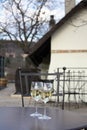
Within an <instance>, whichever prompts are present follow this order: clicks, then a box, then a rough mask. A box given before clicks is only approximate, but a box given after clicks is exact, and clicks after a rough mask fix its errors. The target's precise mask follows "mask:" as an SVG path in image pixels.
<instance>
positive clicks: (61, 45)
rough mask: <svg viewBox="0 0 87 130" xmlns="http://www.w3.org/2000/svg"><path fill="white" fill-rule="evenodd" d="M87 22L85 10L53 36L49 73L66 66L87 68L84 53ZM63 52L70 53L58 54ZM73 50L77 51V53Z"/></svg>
mask: <svg viewBox="0 0 87 130" xmlns="http://www.w3.org/2000/svg"><path fill="white" fill-rule="evenodd" d="M85 21H87V10H85V9H84V10H82V11H79V13H78V14H75V15H74V16H73V17H72V18H70V19H69V20H68V21H67V22H66V23H65V24H64V25H62V27H60V29H58V30H57V31H56V32H55V33H54V34H53V35H52V39H51V52H52V53H51V62H50V67H49V72H53V71H54V70H56V69H57V68H58V67H64V66H66V67H87V61H86V60H87V52H82V51H83V50H85V51H86V50H87V23H86V22H85ZM63 50H64V51H65V50H67V51H68V53H67V52H66V53H63V52H62V53H59V52H58V51H63ZM71 50H76V52H72V51H71ZM78 50H80V51H81V52H78ZM54 51H55V53H54Z"/></svg>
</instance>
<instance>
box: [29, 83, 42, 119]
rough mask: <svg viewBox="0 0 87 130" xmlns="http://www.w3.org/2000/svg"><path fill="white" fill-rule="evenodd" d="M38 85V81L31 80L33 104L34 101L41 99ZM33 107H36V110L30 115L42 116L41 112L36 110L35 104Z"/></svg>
mask: <svg viewBox="0 0 87 130" xmlns="http://www.w3.org/2000/svg"><path fill="white" fill-rule="evenodd" d="M39 85H40V84H38V82H32V88H31V96H32V97H33V98H34V100H35V104H36V102H38V101H39V100H40V99H41V95H40V92H39V87H40V86H39ZM35 109H36V111H35V112H34V113H32V114H30V116H32V117H38V116H42V114H40V113H39V112H38V111H37V105H36V108H35Z"/></svg>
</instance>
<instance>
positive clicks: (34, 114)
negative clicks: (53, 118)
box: [30, 112, 42, 117]
mask: <svg viewBox="0 0 87 130" xmlns="http://www.w3.org/2000/svg"><path fill="white" fill-rule="evenodd" d="M30 116H32V117H41V116H42V114H40V113H38V112H35V113H32V114H30Z"/></svg>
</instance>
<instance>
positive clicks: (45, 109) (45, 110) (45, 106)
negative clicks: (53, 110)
mask: <svg viewBox="0 0 87 130" xmlns="http://www.w3.org/2000/svg"><path fill="white" fill-rule="evenodd" d="M44 115H46V106H45V107H44Z"/></svg>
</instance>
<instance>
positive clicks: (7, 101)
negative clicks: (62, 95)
mask: <svg viewBox="0 0 87 130" xmlns="http://www.w3.org/2000/svg"><path fill="white" fill-rule="evenodd" d="M14 93H15V84H14V83H8V85H7V87H6V88H4V89H0V107H22V103H21V95H14ZM34 105H35V102H34V100H33V99H32V98H31V97H25V107H29V106H34ZM38 105H39V106H44V105H43V103H38ZM48 106H49V107H56V106H55V104H52V103H50V104H48ZM65 109H66V108H65ZM71 110H72V111H76V112H81V113H84V114H86V113H87V106H82V107H79V108H74V109H71Z"/></svg>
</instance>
